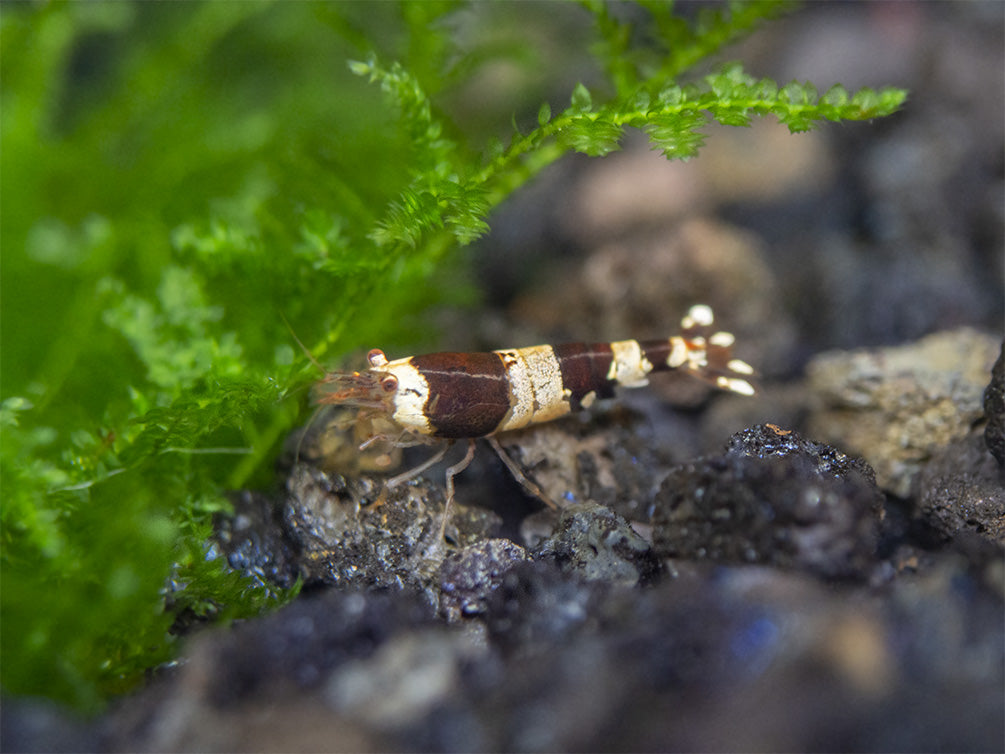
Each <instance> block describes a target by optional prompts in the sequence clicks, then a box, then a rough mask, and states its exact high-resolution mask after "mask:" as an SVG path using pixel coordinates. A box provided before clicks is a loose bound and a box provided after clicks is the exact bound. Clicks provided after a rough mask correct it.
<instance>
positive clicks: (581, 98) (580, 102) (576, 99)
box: [572, 83, 593, 113]
mask: <svg viewBox="0 0 1005 754" xmlns="http://www.w3.org/2000/svg"><path fill="white" fill-rule="evenodd" d="M592 107H593V98H592V97H591V96H590V90H589V89H587V88H586V87H585V86H583V85H582V84H581V83H580V84H576V86H575V88H573V90H572V111H573V112H575V113H585V112H588V111H589V110H590V109H591V108H592Z"/></svg>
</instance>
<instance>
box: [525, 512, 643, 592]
mask: <svg viewBox="0 0 1005 754" xmlns="http://www.w3.org/2000/svg"><path fill="white" fill-rule="evenodd" d="M534 558H535V559H544V560H553V561H554V562H555V563H556V564H558V566H559V568H561V569H562V570H563V571H564V572H566V573H569V574H576V575H577V576H579V577H581V578H583V579H586V580H587V581H614V582H621V583H625V584H630V585H634V584H647V583H650V582H651V581H653V580H654V579H656V578H658V577H659V575H660V574H661V573H662V563H661V562H660V560H659V558H657V557H656V555H655V554H654V553H653V551H652V548H650V546H649V543H648V542H646V541H645V540H644V539H643V538H642V537H641V536H639V534H638V532H636V531H635V530H634V529H632V527H631V525H630V524H629V523H628V522H627V521H626V520H625V519H624V518H622V517H621V516H619V515H618V514H616V513H614V512H613V511H611V510H610V509H608V508H605V507H603V506H602V505H596V504H587V505H583V506H576V507H572V508H568V509H566V511H565V512H564V514H563V515H562V520H561V522H560V523H559V527H558V531H557V532H556V533H555V534H554V535H552V536H551V537H550V538H548V539H546V540H545V541H544V542H543V543H541V545H540V546H539V547H538V548H537V549H536V550H535V552H534Z"/></svg>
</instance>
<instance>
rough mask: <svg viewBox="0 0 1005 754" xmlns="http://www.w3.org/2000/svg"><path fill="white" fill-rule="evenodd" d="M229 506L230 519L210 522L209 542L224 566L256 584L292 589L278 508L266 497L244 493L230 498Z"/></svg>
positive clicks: (293, 571) (290, 557)
mask: <svg viewBox="0 0 1005 754" xmlns="http://www.w3.org/2000/svg"><path fill="white" fill-rule="evenodd" d="M232 502H233V505H234V513H233V515H232V516H217V517H216V519H215V520H214V522H213V523H214V526H213V529H214V536H213V540H214V543H215V546H216V547H217V548H218V549H219V551H220V552H221V553H222V554H223V556H224V557H226V558H227V564H228V565H229V566H230V567H231V568H233V569H234V570H235V571H239V572H240V573H243V574H245V575H247V576H251V577H252V578H254V579H256V580H258V581H259V582H260V583H263V584H275V585H277V586H280V587H283V588H289V587H291V586H293V584H294V582H295V581H296V578H297V566H296V563H295V556H294V553H293V547H292V544H291V542H290V541H289V540H288V539H287V537H286V536H285V534H284V532H283V529H282V527H281V525H280V518H281V517H280V515H279V507H280V506H279V505H278V504H277V503H276V501H275V500H274V499H273V498H271V497H269V496H268V495H264V494H262V493H260V492H251V491H248V490H245V491H242V492H241V493H239V494H237V495H234V496H233V498H232Z"/></svg>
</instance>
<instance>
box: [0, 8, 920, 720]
mask: <svg viewBox="0 0 1005 754" xmlns="http://www.w3.org/2000/svg"><path fill="white" fill-rule="evenodd" d="M614 7H615V6H610V5H607V4H605V3H602V2H593V1H591V2H584V3H582V4H579V5H574V4H567V5H549V6H548V7H547V9H546V12H545V11H542V10H541V7H540V6H533V5H526V6H521V7H520V9H519V12H518V13H514V7H513V6H509V5H506V4H488V5H478V4H475V5H473V6H468V5H464V4H458V3H453V2H443V3H439V2H405V3H353V2H344V3H332V4H321V3H291V4H287V3H276V4H272V3H267V2H254V3H218V2H207V3H200V4H191V3H184V4H167V3H150V4H147V3H125V2H95V3H58V2H56V3H46V4H25V5H5V6H4V7H3V8H2V9H0V34H2V45H0V67H2V70H3V72H4V80H3V89H2V93H0V136H2V149H0V180H2V182H3V185H2V193H0V244H2V249H3V253H2V256H0V271H2V275H0V292H2V299H0V302H2V315H3V319H2V323H3V358H2V360H0V379H2V382H0V385H2V396H0V397H2V403H0V430H2V437H0V472H2V494H3V499H2V503H3V505H2V513H0V523H2V534H0V544H2V563H0V612H2V614H0V621H2V633H0V638H2V646H0V672H2V679H0V680H2V685H3V689H4V691H5V692H6V693H11V694H37V695H43V696H47V697H50V698H54V699H58V700H61V701H64V702H67V703H70V704H72V705H74V706H76V707H78V708H81V709H85V710H95V709H98V708H100V707H101V705H102V704H103V703H104V702H105V701H106V700H107V699H108V698H109V697H110V696H111V695H113V694H115V693H118V692H121V691H124V690H126V689H129V688H130V687H132V686H133V685H135V684H136V683H137V681H139V680H140V679H142V677H143V673H144V672H145V671H147V670H148V669H150V668H151V667H154V666H156V665H157V664H158V663H161V662H163V661H166V660H168V659H170V658H171V657H172V654H173V652H174V649H175V646H174V644H175V639H174V635H173V634H172V632H171V627H172V625H173V624H174V623H175V621H176V619H177V617H178V616H179V615H180V614H182V613H185V614H186V615H188V616H192V615H194V616H198V617H202V618H207V619H210V618H217V619H226V618H232V617H235V616H243V615H253V614H256V613H258V612H260V611H261V610H263V609H267V608H268V607H269V606H274V605H277V604H280V603H281V602H282V601H283V600H286V599H289V598H290V596H291V594H292V593H290V592H286V593H284V592H281V591H280V590H278V589H276V588H274V587H272V586H270V585H268V584H264V583H260V582H256V581H254V580H252V579H249V578H247V577H244V576H241V575H238V574H235V573H233V572H231V571H229V570H228V569H227V568H226V566H225V564H224V563H222V562H221V561H219V560H217V559H214V558H212V557H210V555H211V552H212V551H211V550H210V549H209V548H208V546H207V538H208V536H209V533H210V523H211V518H212V516H213V515H214V514H217V513H219V512H221V511H226V510H228V508H229V503H228V502H227V499H226V491H227V490H231V489H239V488H242V487H246V486H252V485H260V486H268V485H269V484H272V483H273V482H274V480H273V479H272V473H273V472H272V459H274V457H275V455H276V453H277V452H278V447H279V445H280V443H281V442H282V439H283V437H284V436H285V435H286V433H287V432H288V431H289V430H290V429H291V428H292V427H293V426H294V425H295V423H296V422H297V421H298V420H299V419H300V418H302V415H303V411H304V403H305V395H306V390H305V388H306V386H307V385H308V384H309V383H310V382H311V381H312V380H314V379H316V378H317V376H318V375H317V374H316V372H315V371H314V370H313V368H312V367H311V366H310V365H309V364H308V363H307V362H306V359H303V358H302V357H300V356H299V355H298V353H297V352H296V351H295V349H294V346H293V345H292V344H291V338H290V336H289V333H288V331H287V329H286V325H285V324H284V322H283V319H284V318H285V319H287V320H289V322H290V323H291V324H292V325H293V327H294V329H295V330H296V331H297V332H298V333H299V335H300V336H301V337H302V338H303V339H304V340H305V341H306V342H308V343H309V344H310V345H311V347H312V350H313V352H314V353H315V355H316V356H317V357H318V358H328V359H332V358H336V357H338V356H340V355H341V354H344V353H348V352H350V351H352V350H353V349H358V348H364V347H368V346H369V345H370V344H373V343H382V344H387V345H390V344H402V343H404V342H406V341H416V340H419V339H420V337H421V333H422V331H423V329H424V324H425V322H424V320H423V319H422V318H421V316H420V315H421V312H423V311H425V310H427V309H428V308H429V307H431V306H432V305H434V304H437V305H442V304H444V303H452V304H460V303H464V302H467V301H470V300H471V298H472V295H471V292H470V289H469V287H468V286H467V285H466V284H465V283H464V280H465V276H464V273H463V260H462V259H461V258H460V257H458V256H457V255H456V254H454V253H453V252H454V251H455V250H456V249H457V248H458V247H460V246H462V245H465V244H469V243H471V242H472V241H474V240H476V239H477V238H478V237H480V236H481V235H483V234H484V233H485V232H486V231H487V230H488V228H489V222H490V218H491V211H492V209H493V208H494V207H495V206H497V205H498V204H499V203H500V202H502V201H503V200H504V199H506V198H507V197H508V196H510V195H511V194H513V192H515V191H518V190H519V189H520V187H521V186H523V185H524V184H526V183H527V182H528V181H530V180H531V179H532V178H533V177H534V176H535V175H536V174H537V173H538V172H540V171H541V170H542V169H543V168H544V167H546V166H547V165H548V164H550V163H552V162H554V161H555V160H557V159H559V158H560V157H562V156H563V155H565V154H568V153H569V152H571V151H578V152H582V153H585V154H587V155H594V156H601V155H604V154H607V153H609V152H610V151H612V150H614V149H617V148H618V144H619V142H620V139H621V138H622V135H623V133H624V131H625V128H626V127H629V126H632V127H637V128H641V129H643V130H645V132H646V133H647V134H648V135H649V137H650V139H651V141H652V143H653V147H654V148H655V149H658V150H660V151H661V152H663V153H664V154H665V155H666V156H667V157H669V158H688V157H692V156H694V155H695V154H696V153H697V151H698V149H699V147H700V146H701V144H702V140H703V135H702V130H701V129H702V127H703V126H704V125H705V124H706V123H707V122H708V121H709V119H713V120H716V121H719V122H721V123H725V124H729V125H746V124H747V123H748V122H749V120H750V118H752V117H754V116H765V115H773V116H775V117H776V118H777V119H778V120H780V121H781V122H782V123H784V124H786V125H787V126H788V127H789V128H790V130H792V131H802V130H806V129H808V128H811V127H813V126H814V125H816V124H817V123H819V122H821V121H824V120H862V119H870V118H874V117H879V116H882V115H886V114H888V113H891V112H893V111H894V110H896V109H897V107H899V105H900V104H901V103H902V102H903V100H904V93H903V92H902V91H900V90H893V89H891V90H884V91H881V92H872V91H862V92H858V93H847V92H845V91H844V90H842V89H840V88H839V87H836V88H834V89H832V90H830V91H828V92H827V93H825V94H824V95H823V96H822V97H821V96H818V94H817V92H816V91H815V90H814V89H813V87H812V86H811V85H809V84H799V83H790V84H786V85H781V86H779V85H777V84H776V83H775V82H772V81H766V80H763V79H760V80H758V79H755V78H754V77H752V76H750V75H748V74H747V73H746V72H745V71H744V70H743V68H742V67H741V66H740V65H739V64H735V63H734V64H729V65H726V66H725V67H720V68H718V69H715V70H713V71H711V72H709V71H705V72H703V73H701V74H698V73H696V72H695V69H696V66H698V65H699V64H701V63H702V62H703V61H705V60H706V59H707V58H708V57H709V56H710V55H712V54H713V53H718V52H719V51H720V50H721V48H722V47H723V46H724V45H725V44H727V43H728V42H730V41H733V40H735V39H737V38H739V37H740V36H742V35H744V34H746V33H748V32H750V31H751V30H752V29H753V28H754V27H755V26H756V24H757V23H758V22H760V21H761V20H763V19H766V18H770V17H773V16H776V15H778V14H779V13H780V12H781V11H782V10H784V9H786V7H787V6H786V4H784V3H776V2H757V3H739V4H736V3H734V4H728V5H722V6H719V7H716V8H713V9H712V10H707V11H702V12H701V13H699V14H697V16H695V17H694V18H691V19H686V18H685V17H684V16H681V15H678V14H677V13H676V11H675V9H674V7H673V6H672V4H670V3H659V2H645V3H641V4H640V6H639V7H638V13H631V14H627V15H626V14H624V13H620V14H614V13H613V9H614ZM618 7H620V8H621V9H622V10H623V8H624V7H625V6H618ZM479 14H483V15H484V14H487V15H489V16H490V19H489V22H485V21H484V19H483V21H482V22H481V24H479V23H478V18H479ZM528 14H532V15H533V18H532V19H530V20H531V21H532V22H533V23H531V24H530V26H528V18H527V15H528ZM534 14H536V15H534ZM472 18H473V19H475V21H474V22H472ZM570 24H571V26H570ZM577 24H578V25H577ZM643 27H644V28H643ZM529 28H532V29H533V34H530V35H529V34H528V33H527V30H528V29H529ZM568 28H573V29H578V30H579V31H577V32H576V34H579V35H580V36H579V37H575V35H573V36H574V37H575V38H574V39H573V42H574V44H568V43H564V40H565V39H566V38H567V37H568V36H569V34H568V32H567V31H566V30H567V29H568ZM472 29H474V31H472ZM559 30H562V31H561V32H560V31H559ZM591 39H592V47H591V48H590V49H591V54H592V63H591V64H590V65H591V68H590V69H589V70H588V71H587V73H586V74H585V75H586V76H588V77H589V78H588V79H587V80H588V81H589V82H590V85H589V86H586V85H584V84H579V85H577V86H575V87H574V88H572V90H571V91H569V92H568V102H569V104H568V105H567V106H565V107H563V108H561V109H559V108H553V107H552V106H551V105H550V104H548V103H545V104H541V103H542V100H543V99H544V98H545V93H546V92H553V91H554V87H555V84H554V80H552V79H549V73H550V72H551V71H555V72H556V73H557V72H559V71H565V70H568V69H569V68H570V67H571V66H573V65H580V64H582V63H583V61H582V60H580V59H579V58H578V57H577V56H578V55H579V54H580V53H579V50H580V49H581V48H582V45H581V44H579V43H580V42H584V41H586V42H589V41H590V40H591ZM550 40H554V42H551V41H550ZM544 59H547V65H543V64H542V60H544ZM587 62H589V61H587ZM493 65H495V66H501V65H503V66H507V70H509V71H510V72H511V74H512V76H511V77H510V78H511V80H515V81H516V82H517V83H518V85H517V86H515V87H513V88H511V89H510V90H506V91H503V90H501V89H496V88H493V87H499V86H500V85H499V84H498V81H497V80H496V79H493V78H492V77H491V76H481V75H480V74H481V73H483V72H484V71H485V70H487V69H488V68H489V67H490V66H493ZM493 82H495V83H493ZM465 98H469V99H470V98H474V99H475V100H476V101H478V102H480V103H484V106H480V107H479V108H476V109H472V108H465V106H464V102H465V101H466V99H465ZM553 110H554V112H553ZM511 119H512V123H513V125H512V126H510V121H511ZM518 123H519V124H521V125H520V126H519V127H518V125H517V124H518ZM446 280H449V281H450V282H449V284H445V283H444V282H443V281H446Z"/></svg>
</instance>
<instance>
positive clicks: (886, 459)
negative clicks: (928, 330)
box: [807, 329, 999, 497]
mask: <svg viewBox="0 0 1005 754" xmlns="http://www.w3.org/2000/svg"><path fill="white" fill-rule="evenodd" d="M998 350H999V347H998V341H997V340H996V339H994V338H992V337H990V336H988V335H985V334H983V333H980V332H977V331H976V330H972V329H962V330H955V331H952V332H943V333H937V334H935V335H930V336H927V337H925V338H922V339H921V340H919V341H917V342H916V343H912V344H909V345H905V346H896V347H890V348H881V349H867V350H857V351H839V352H830V353H825V354H821V355H820V356H817V357H815V358H814V359H813V360H812V361H811V362H810V364H809V366H808V368H807V374H808V378H809V385H810V390H811V391H812V392H813V393H814V396H815V401H816V408H815V410H814V411H813V413H812V414H811V416H810V418H809V423H808V426H809V431H810V434H811V435H813V436H815V437H819V438H821V439H823V440H825V441H826V442H830V443H832V444H834V445H836V446H837V447H840V448H843V449H845V450H847V451H848V452H852V453H858V454H860V455H861V456H862V457H863V458H865V459H866V460H867V461H868V462H869V464H870V465H871V466H872V467H873V468H874V469H875V470H876V478H877V481H878V482H879V485H880V487H882V488H883V489H885V490H889V491H890V492H893V493H894V494H896V495H899V496H901V497H906V496H907V495H908V494H909V493H910V490H911V484H912V482H913V480H914V478H915V476H917V474H918V472H919V471H920V470H921V467H922V466H923V464H924V463H925V462H926V461H927V460H928V458H929V457H930V456H931V455H932V453H933V452H935V451H936V449H938V448H940V447H943V446H945V445H947V444H948V443H950V442H952V441H953V440H958V439H960V438H962V437H965V436H966V435H967V434H968V433H969V432H970V428H971V426H972V425H973V424H974V423H975V422H976V421H978V420H979V419H980V418H981V416H982V415H983V409H982V406H981V401H982V395H983V392H984V388H985V386H986V385H987V384H988V379H989V375H990V373H991V366H992V364H993V363H994V360H995V356H996V354H997V353H998Z"/></svg>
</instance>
